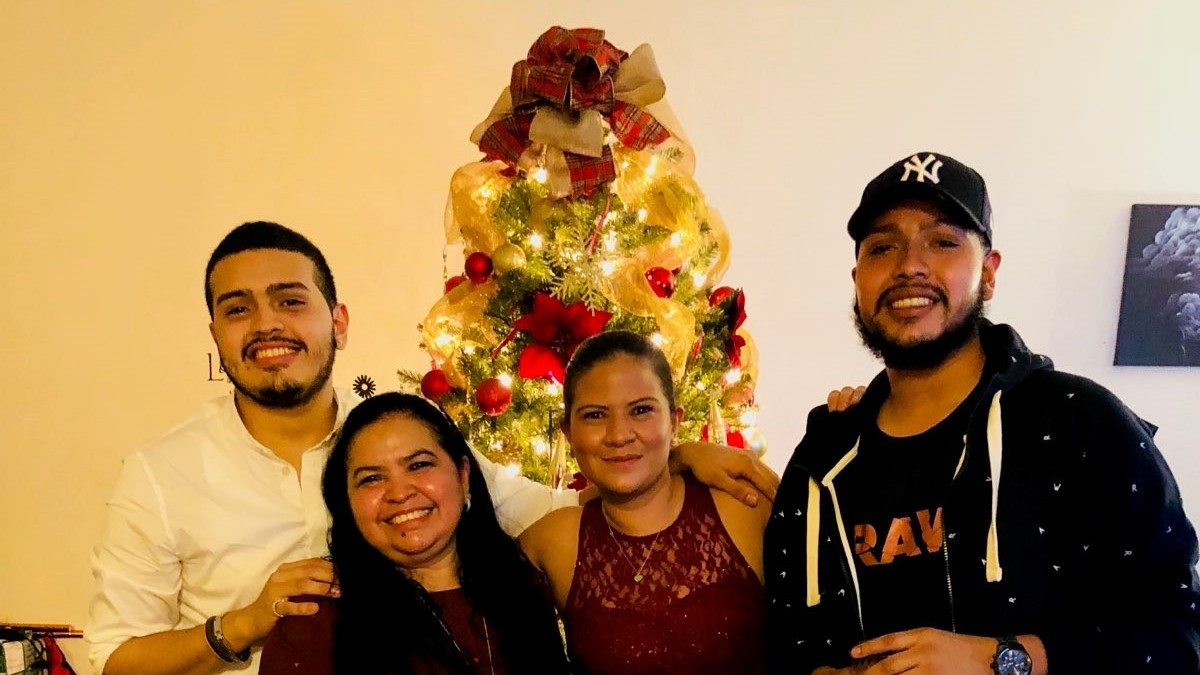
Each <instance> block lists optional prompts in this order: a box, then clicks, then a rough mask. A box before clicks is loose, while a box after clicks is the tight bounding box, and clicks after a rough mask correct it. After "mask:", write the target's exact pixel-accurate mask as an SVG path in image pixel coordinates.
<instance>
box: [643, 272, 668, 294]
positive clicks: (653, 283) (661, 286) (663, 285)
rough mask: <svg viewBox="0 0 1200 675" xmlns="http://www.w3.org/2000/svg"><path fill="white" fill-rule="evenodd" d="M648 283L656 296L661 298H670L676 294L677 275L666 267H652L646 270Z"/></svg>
mask: <svg viewBox="0 0 1200 675" xmlns="http://www.w3.org/2000/svg"><path fill="white" fill-rule="evenodd" d="M646 281H647V282H649V284H650V288H651V289H652V290H653V291H654V294H655V295H657V296H658V297H660V298H669V297H671V296H672V295H674V294H675V274H674V273H672V272H671V270H669V269H667V268H665V267H651V268H650V269H648V270H646Z"/></svg>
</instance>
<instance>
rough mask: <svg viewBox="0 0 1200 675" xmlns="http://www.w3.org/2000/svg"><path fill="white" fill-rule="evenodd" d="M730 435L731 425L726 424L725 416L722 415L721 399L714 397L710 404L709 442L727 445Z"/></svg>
mask: <svg viewBox="0 0 1200 675" xmlns="http://www.w3.org/2000/svg"><path fill="white" fill-rule="evenodd" d="M728 437H729V427H727V426H726V425H725V417H724V416H722V415H721V401H720V399H713V400H712V402H711V403H709V404H708V442H709V443H716V444H717V445H725V443H726V442H727V441H728Z"/></svg>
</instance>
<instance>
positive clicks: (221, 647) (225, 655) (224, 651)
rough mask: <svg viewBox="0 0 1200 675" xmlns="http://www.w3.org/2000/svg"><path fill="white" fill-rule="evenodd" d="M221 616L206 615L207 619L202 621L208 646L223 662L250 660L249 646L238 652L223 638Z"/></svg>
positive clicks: (244, 661)
mask: <svg viewBox="0 0 1200 675" xmlns="http://www.w3.org/2000/svg"><path fill="white" fill-rule="evenodd" d="M222 618H224V617H223V616H222V615H220V614H218V615H216V616H210V617H208V621H205V622H204V637H205V639H207V640H208V648H209V649H211V650H212V651H213V653H214V654H216V655H217V658H218V659H221V660H222V661H224V662H225V663H246V662H247V661H249V660H250V648H249V647H247V648H246V649H243V650H242V651H240V652H239V651H235V650H234V648H233V645H231V644H229V640H226V639H225V633H224V632H222V631H221V619H222Z"/></svg>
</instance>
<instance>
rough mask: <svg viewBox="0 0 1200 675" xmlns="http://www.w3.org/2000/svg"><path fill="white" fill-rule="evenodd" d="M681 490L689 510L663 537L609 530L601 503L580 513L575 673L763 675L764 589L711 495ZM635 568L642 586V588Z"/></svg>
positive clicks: (570, 601) (573, 600)
mask: <svg viewBox="0 0 1200 675" xmlns="http://www.w3.org/2000/svg"><path fill="white" fill-rule="evenodd" d="M684 485H685V488H684V498H683V510H682V511H680V513H679V517H678V518H676V519H675V522H674V523H672V524H671V525H670V526H668V527H667V529H665V530H663V531H662V532H660V533H658V534H657V535H653V534H652V535H648V536H644V537H631V536H627V535H624V534H621V533H620V532H617V531H616V530H615V529H612V530H610V528H609V527H608V523H607V522H606V520H605V518H604V513H603V511H601V507H600V500H599V499H594V500H592V501H590V502H588V503H587V504H585V505H584V507H583V514H582V516H581V519H580V523H579V557H578V559H577V560H576V562H575V577H574V579H573V580H572V582H571V590H570V591H569V592H568V595H567V606H566V608H565V610H564V611H563V623H564V624H565V626H566V632H567V646H568V649H569V651H570V655H571V662H572V665H573V666H574V667H575V668H577V669H578V672H581V673H586V674H588V675H643V674H649V673H696V674H697V675H699V674H703V673H712V674H714V675H715V674H717V673H721V674H722V675H725V674H728V673H748V674H753V673H762V672H763V671H764V669H763V653H764V650H765V628H766V603H765V600H764V595H763V587H762V584H761V583H760V582H759V580H758V577H757V576H756V575H755V574H754V570H753V569H751V568H750V565H749V563H747V562H746V559H745V558H744V557H742V554H741V551H739V550H738V549H737V547H736V546H735V545H734V543H733V539H731V538H730V536H729V533H728V532H727V531H726V530H725V526H724V525H723V524H722V523H721V519H720V517H719V516H718V515H717V508H716V505H715V504H713V498H712V494H711V493H709V491H708V488H706V487H704V486H703V485H700V484H699V483H696V482H694V481H693V480H692V479H691V478H690V477H687V478H685V482H684ZM656 537H657V540H656ZM643 561H645V564H644V565H643V564H642V563H643ZM639 565H642V569H641V574H642V576H643V578H642V580H641V581H640V582H636V581H634V576H635V573H636V572H637V567H638V566H639Z"/></svg>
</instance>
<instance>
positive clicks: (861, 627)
mask: <svg viewBox="0 0 1200 675" xmlns="http://www.w3.org/2000/svg"><path fill="white" fill-rule="evenodd" d="M943 522H944V521H943ZM942 536H945V534H943V535H942ZM838 561H839V562H841V563H842V578H843V579H844V580H845V582H846V588H847V589H848V590H849V591H850V595H851V597H850V599H851V600H853V601H854V605H853V606H854V607H858V606H859V604H858V593H857V592H856V591H855V590H854V582H853V581H852V577H851V576H850V568H849V567H848V565H852V564H854V563H852V562H849V561H847V560H846V556H844V555H839V556H838ZM856 616H857V618H858V635H859V639H860V640H861V641H865V640H866V639H867V626H866V624H865V623H863V616H862V612H856Z"/></svg>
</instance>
